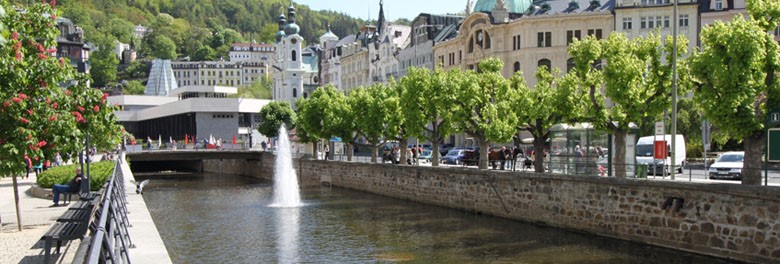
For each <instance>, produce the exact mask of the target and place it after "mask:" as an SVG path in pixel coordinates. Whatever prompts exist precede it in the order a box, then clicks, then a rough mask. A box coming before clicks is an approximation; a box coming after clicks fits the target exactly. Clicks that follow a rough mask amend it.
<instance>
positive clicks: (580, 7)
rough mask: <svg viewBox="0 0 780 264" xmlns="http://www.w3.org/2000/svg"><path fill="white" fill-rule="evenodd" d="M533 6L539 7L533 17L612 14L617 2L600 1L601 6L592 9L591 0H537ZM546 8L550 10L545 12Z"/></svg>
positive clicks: (612, 0)
mask: <svg viewBox="0 0 780 264" xmlns="http://www.w3.org/2000/svg"><path fill="white" fill-rule="evenodd" d="M572 3H576V5H572ZM533 5H534V6H536V7H537V8H536V11H535V12H533V13H532V14H533V15H552V14H572V13H585V12H611V11H612V10H613V8H614V7H615V0H600V1H599V5H598V6H593V7H591V0H542V1H538V0H537V1H535V2H534V3H533ZM545 6H547V7H549V9H547V10H545ZM526 14H528V13H526Z"/></svg>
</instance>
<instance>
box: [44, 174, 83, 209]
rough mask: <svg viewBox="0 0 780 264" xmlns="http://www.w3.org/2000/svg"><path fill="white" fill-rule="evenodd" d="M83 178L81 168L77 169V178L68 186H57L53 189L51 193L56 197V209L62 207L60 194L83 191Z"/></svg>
mask: <svg viewBox="0 0 780 264" xmlns="http://www.w3.org/2000/svg"><path fill="white" fill-rule="evenodd" d="M82 178H83V175H82V174H81V168H76V176H74V177H73V179H71V180H70V182H68V184H55V185H53V186H52V187H51V191H52V193H53V195H54V197H53V199H54V205H52V206H54V207H56V206H60V205H59V202H60V194H63V193H74V192H78V191H79V190H80V189H81V179H82Z"/></svg>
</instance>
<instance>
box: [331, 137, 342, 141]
mask: <svg viewBox="0 0 780 264" xmlns="http://www.w3.org/2000/svg"><path fill="white" fill-rule="evenodd" d="M330 141H332V142H341V138H340V137H331V138H330Z"/></svg>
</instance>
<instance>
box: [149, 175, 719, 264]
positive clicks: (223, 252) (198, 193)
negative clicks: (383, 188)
mask: <svg viewBox="0 0 780 264" xmlns="http://www.w3.org/2000/svg"><path fill="white" fill-rule="evenodd" d="M272 193H273V186H272V183H271V182H267V181H262V180H256V179H252V178H246V177H240V176H234V175H217V174H206V175H192V176H191V177H182V176H176V177H168V178H163V179H160V178H157V177H155V178H154V179H152V181H151V183H149V185H147V186H146V188H145V189H144V199H145V201H146V203H147V204H148V206H149V209H150V211H151V214H152V218H153V219H154V222H155V224H157V228H158V229H159V231H160V234H161V236H162V238H163V241H164V243H165V246H166V248H167V249H168V252H169V254H170V255H171V258H172V260H173V262H174V263H728V262H726V261H724V260H720V259H714V258H708V257H703V256H700V255H692V254H689V253H684V252H679V251H674V250H669V249H664V248H658V247H652V246H646V245H640V244H636V243H631V242H626V241H621V240H616V239H610V238H604V237H599V236H595V235H588V234H582V233H574V232H568V231H564V230H560V229H556V228H549V227H539V226H536V225H532V224H526V223H521V222H517V221H511V220H507V219H502V218H497V217H491V216H484V215H474V214H472V213H467V212H462V211H458V210H452V209H448V208H442V207H437V206H431V205H425V204H419V203H414V202H409V201H404V200H398V199H394V198H388V197H383V196H378V195H373V194H368V193H363V192H357V191H351V190H346V189H340V188H335V187H334V188H329V187H314V188H304V189H303V190H302V192H301V199H302V201H303V203H304V206H302V207H298V208H274V207H269V206H268V205H269V204H271V203H272V197H273V195H272Z"/></svg>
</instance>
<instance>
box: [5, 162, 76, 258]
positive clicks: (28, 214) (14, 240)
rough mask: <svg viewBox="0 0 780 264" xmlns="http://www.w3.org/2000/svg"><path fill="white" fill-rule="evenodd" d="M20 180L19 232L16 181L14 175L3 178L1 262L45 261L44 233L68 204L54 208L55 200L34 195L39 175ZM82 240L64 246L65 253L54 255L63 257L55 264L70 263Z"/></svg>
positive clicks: (61, 251)
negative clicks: (42, 238)
mask: <svg viewBox="0 0 780 264" xmlns="http://www.w3.org/2000/svg"><path fill="white" fill-rule="evenodd" d="M17 181H18V185H19V207H20V210H21V215H22V231H19V228H18V222H17V220H16V207H15V202H14V190H13V181H12V179H11V178H2V179H0V217H1V218H0V220H1V221H2V228H0V231H1V232H0V249H2V250H0V263H43V262H44V261H43V260H44V252H43V241H42V240H40V239H41V236H43V233H45V232H46V230H48V229H49V226H51V225H52V224H53V223H54V222H56V221H57V217H59V216H60V215H62V213H63V212H65V210H67V207H66V206H59V207H50V206H51V205H52V204H53V203H52V200H51V199H41V198H37V197H33V196H32V195H31V194H30V187H31V186H32V185H33V184H34V183H35V175H30V178H29V179H19V178H17ZM78 243H79V241H78V240H76V241H74V243H66V244H64V245H63V246H62V247H61V249H60V253H61V254H59V255H57V254H52V257H53V258H59V259H57V260H56V262H55V263H70V262H71V260H72V259H73V256H74V254H75V251H76V248H77V247H78ZM52 253H54V251H53V250H52ZM62 260H65V261H62Z"/></svg>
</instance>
